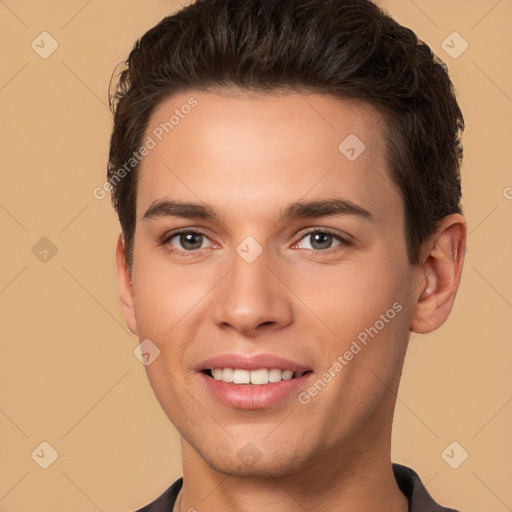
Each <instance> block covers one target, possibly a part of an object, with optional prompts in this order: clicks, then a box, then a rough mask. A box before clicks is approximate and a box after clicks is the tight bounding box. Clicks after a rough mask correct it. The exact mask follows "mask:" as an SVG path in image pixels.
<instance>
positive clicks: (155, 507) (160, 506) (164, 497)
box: [137, 478, 183, 512]
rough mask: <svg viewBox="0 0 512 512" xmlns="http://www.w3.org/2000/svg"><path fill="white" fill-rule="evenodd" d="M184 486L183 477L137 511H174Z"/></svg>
mask: <svg viewBox="0 0 512 512" xmlns="http://www.w3.org/2000/svg"><path fill="white" fill-rule="evenodd" d="M182 486H183V478H179V479H178V480H176V482H174V483H173V484H172V485H171V486H170V487H169V488H168V489H167V490H166V491H165V492H164V493H163V494H161V495H160V496H159V497H158V498H157V499H156V500H154V501H152V502H151V503H149V504H148V505H146V506H145V507H143V508H141V509H139V510H137V512H172V509H173V507H174V504H175V502H176V498H177V497H178V493H179V492H180V489H181V487H182Z"/></svg>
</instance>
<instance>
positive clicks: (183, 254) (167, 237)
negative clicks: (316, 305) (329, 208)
mask: <svg viewBox="0 0 512 512" xmlns="http://www.w3.org/2000/svg"><path fill="white" fill-rule="evenodd" d="M316 233H322V234H325V235H329V236H332V237H333V238H334V239H336V240H338V241H339V242H340V244H339V245H336V246H334V247H329V248H328V249H324V250H322V249H305V250H307V251H310V252H312V253H313V254H314V255H321V254H331V252H333V251H337V250H338V249H339V248H341V246H345V247H350V246H352V245H353V243H352V241H351V240H350V239H349V237H343V236H341V235H340V234H339V233H337V232H335V231H333V230H331V229H329V228H314V229H311V230H309V231H306V232H305V233H303V234H302V235H301V237H300V238H299V240H298V241H299V242H300V241H301V240H303V239H304V238H307V237H308V236H311V235H314V234H316ZM183 234H193V235H202V236H204V237H205V238H208V236H207V235H206V234H205V233H203V232H202V231H200V230H193V229H190V228H182V229H178V230H176V231H173V232H171V233H167V234H165V235H164V236H163V237H162V240H161V242H160V244H159V245H167V244H169V242H170V241H171V240H172V239H173V238H175V237H176V236H179V235H183ZM208 239H209V238H208ZM297 243H298V242H295V243H294V244H293V245H296V244H297ZM201 250H202V249H193V250H191V251H186V250H175V249H172V252H175V253H177V254H178V255H179V256H180V257H183V258H189V257H192V256H196V255H197V252H198V251H201Z"/></svg>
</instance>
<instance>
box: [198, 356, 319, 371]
mask: <svg viewBox="0 0 512 512" xmlns="http://www.w3.org/2000/svg"><path fill="white" fill-rule="evenodd" d="M214 368H238V369H241V370H259V369H261V368H268V369H272V368H279V369H280V370H291V371H293V372H306V371H308V370H311V368H310V367H309V366H306V365H304V364H302V363H298V362H296V361H291V360H290V359H286V358H284V357H280V356H276V355H273V354H256V355H252V356H248V355H243V354H222V355H219V356H215V357H211V358H209V359H206V360H205V361H203V362H202V363H201V364H200V365H199V371H204V370H212V369H214Z"/></svg>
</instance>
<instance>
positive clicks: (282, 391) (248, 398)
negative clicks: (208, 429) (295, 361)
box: [200, 373, 312, 410]
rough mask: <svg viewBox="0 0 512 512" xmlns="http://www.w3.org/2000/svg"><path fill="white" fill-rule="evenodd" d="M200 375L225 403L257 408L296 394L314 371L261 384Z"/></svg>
mask: <svg viewBox="0 0 512 512" xmlns="http://www.w3.org/2000/svg"><path fill="white" fill-rule="evenodd" d="M200 375H201V378H202V379H203V381H204V383H205V384H206V386H207V388H208V389H209V390H210V392H211V393H212V394H213V395H214V397H215V398H216V399H217V400H219V401H220V402H222V403H223V404H224V405H227V406H228V407H231V408H235V409H247V410H256V409H266V408H268V407H271V406H272V405H275V404H277V403H279V402H280V401H282V400H284V399H285V398H287V397H289V396H291V395H295V396H296V395H297V394H298V392H299V391H300V389H301V388H303V387H304V386H305V382H306V380H307V379H309V378H310V377H311V375H312V373H306V374H304V375H302V376H301V377H297V378H295V379H288V380H282V381H280V382H269V383H268V384H261V385H253V384H233V383H232V382H224V381H222V380H215V379H214V378H213V377H210V376H208V375H206V374H205V373H201V374H200Z"/></svg>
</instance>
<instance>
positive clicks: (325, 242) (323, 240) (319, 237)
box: [312, 233, 332, 249]
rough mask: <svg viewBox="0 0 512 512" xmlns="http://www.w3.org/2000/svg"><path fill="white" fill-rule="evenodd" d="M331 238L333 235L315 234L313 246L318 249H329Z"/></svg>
mask: <svg viewBox="0 0 512 512" xmlns="http://www.w3.org/2000/svg"><path fill="white" fill-rule="evenodd" d="M331 238H332V236H331V235H327V234H325V233H315V234H314V235H313V244H312V245H313V247H314V248H316V249H328V248H329V245H330V242H331ZM315 244H316V245H317V247H315ZM318 246H319V247H318Z"/></svg>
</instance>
